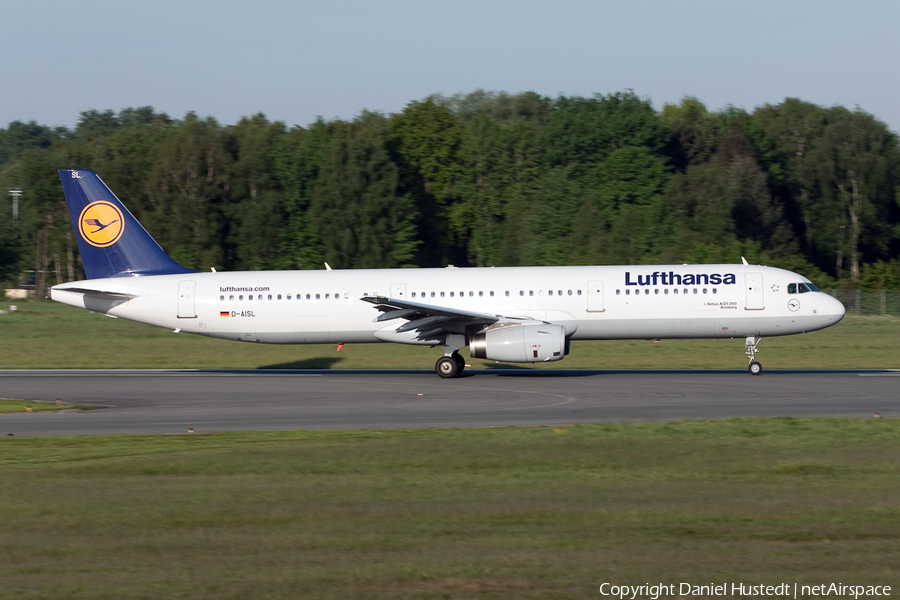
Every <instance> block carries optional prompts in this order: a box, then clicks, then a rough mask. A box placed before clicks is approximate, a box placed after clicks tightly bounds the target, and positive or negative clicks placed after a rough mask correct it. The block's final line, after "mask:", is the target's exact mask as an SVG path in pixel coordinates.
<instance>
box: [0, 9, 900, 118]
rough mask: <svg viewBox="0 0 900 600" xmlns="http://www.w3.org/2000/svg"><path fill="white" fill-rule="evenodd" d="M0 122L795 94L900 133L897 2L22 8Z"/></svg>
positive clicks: (769, 98) (730, 101)
mask: <svg viewBox="0 0 900 600" xmlns="http://www.w3.org/2000/svg"><path fill="white" fill-rule="evenodd" d="M0 22H2V23H3V31H2V33H0V126H4V127H5V126H6V124H8V123H9V122H11V121H14V120H20V121H31V120H34V121H37V122H38V123H40V124H42V125H50V126H58V125H61V126H66V127H74V126H75V125H76V124H77V122H78V118H79V114H80V113H81V112H82V111H85V110H89V109H97V110H105V109H113V110H115V111H119V110H121V109H123V108H127V107H137V106H147V105H149V106H153V107H154V108H155V109H156V110H157V111H158V112H165V113H166V114H168V115H169V116H170V117H173V118H182V117H183V116H184V115H185V113H187V112H188V111H194V112H196V113H197V114H198V115H200V116H202V117H206V116H212V117H214V118H216V119H217V120H218V121H219V122H220V123H222V124H226V125H227V124H233V123H236V122H237V121H238V120H239V119H240V118H241V117H244V116H250V115H254V114H256V113H260V112H262V113H264V114H265V115H266V116H267V117H268V118H269V119H270V120H273V121H276V120H277V121H284V122H285V123H287V124H288V126H293V125H301V126H306V125H309V124H310V123H312V122H313V121H315V120H316V118H317V117H322V118H324V119H326V120H332V119H336V118H341V119H353V118H354V117H356V116H358V115H359V113H360V112H361V111H362V110H372V111H380V112H384V113H395V112H400V111H401V110H403V108H404V107H405V106H406V105H407V104H408V103H409V102H411V101H413V100H422V99H424V98H426V97H427V96H429V95H431V94H444V95H453V94H458V93H463V94H465V93H469V92H472V91H475V90H478V89H483V90H487V91H495V92H500V91H504V92H508V93H518V92H526V91H533V92H537V93H538V94H541V95H545V96H551V97H556V96H558V95H560V94H563V95H567V96H591V95H593V94H595V93H597V94H609V93H614V92H619V91H623V90H628V89H630V90H633V91H634V92H635V93H636V94H638V95H639V96H641V97H644V98H647V99H649V100H650V101H652V103H653V105H654V106H655V107H656V108H657V109H660V108H662V106H663V105H664V104H665V103H677V102H679V101H680V100H681V99H682V98H683V97H685V96H695V97H697V98H698V99H699V100H700V101H702V102H703V103H704V104H705V105H706V106H707V107H708V108H709V109H710V110H718V109H721V108H724V107H726V106H728V105H733V106H737V107H742V108H745V109H747V110H753V108H755V107H757V106H760V105H762V104H765V103H769V104H778V103H779V102H781V101H782V100H784V98H786V97H796V98H800V99H802V100H806V101H809V102H813V103H815V104H819V105H822V106H832V105H835V104H840V105H843V106H846V107H848V108H851V109H852V108H856V107H859V108H861V109H862V110H864V111H866V112H869V113H871V114H873V115H875V116H876V117H877V118H878V119H880V120H882V121H884V122H885V123H887V124H888V126H889V127H890V129H892V130H893V131H895V132H897V131H900V102H898V98H900V61H898V58H900V35H897V33H896V27H897V23H900V2H897V0H871V1H869V0H857V1H856V2H849V1H847V0H842V1H840V2H838V1H832V0H777V1H774V0H754V1H752V2H750V1H748V0H716V1H710V0H682V1H680V2H675V1H672V0H614V1H607V0H571V1H567V0H556V1H553V2H549V1H547V2H539V1H536V0H517V1H515V2H511V1H503V2H501V1H494V0H457V1H454V2H451V1H448V0H443V1H431V0H417V1H406V0H397V1H392V0H384V1H374V0H371V1H354V0H328V1H325V0H320V1H318V2H308V1H305V0H294V1H281V0H277V1H275V0H273V1H267V0H256V1H255V2H249V1H246V0H243V1H240V2H238V1H233V0H218V1H216V2H211V1H207V0H196V1H194V0H180V1H173V0H153V1H152V2H125V1H122V0H115V1H110V0H83V1H79V2H70V1H66V2H62V1H58V0H28V1H25V0H7V1H6V2H4V3H3V4H2V6H0Z"/></svg>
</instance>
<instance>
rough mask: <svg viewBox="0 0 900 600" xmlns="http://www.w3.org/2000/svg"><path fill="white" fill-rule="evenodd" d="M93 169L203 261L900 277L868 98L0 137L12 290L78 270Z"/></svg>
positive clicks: (3, 274)
mask: <svg viewBox="0 0 900 600" xmlns="http://www.w3.org/2000/svg"><path fill="white" fill-rule="evenodd" d="M60 168H92V169H94V170H95V171H97V173H98V174H99V175H100V176H101V177H102V178H103V179H104V181H105V182H106V183H107V184H108V185H109V186H110V188H111V189H112V190H113V191H114V192H115V193H116V195H117V196H119V198H120V199H121V200H122V201H123V202H124V203H125V204H126V206H128V208H129V209H130V210H131V211H132V212H133V213H134V215H135V216H136V217H137V218H138V219H139V220H140V221H141V222H142V223H143V224H144V225H145V227H146V228H147V229H148V230H149V231H150V232H151V234H152V235H153V236H154V237H155V238H156V240H157V241H158V242H159V243H160V244H161V245H162V246H163V247H164V248H165V249H166V250H167V251H168V252H169V253H170V254H171V255H172V256H173V258H175V259H176V260H177V261H179V262H180V263H182V264H184V265H185V266H188V267H192V268H196V269H199V270H208V269H209V268H210V267H215V268H217V269H218V270H256V269H319V268H322V263H323V262H324V261H328V262H329V263H330V264H331V265H332V266H333V267H335V268H373V267H414V266H418V267H439V266H445V265H447V264H454V265H457V266H466V265H471V266H489V265H496V266H512V265H562V264H574V265H588V264H642V263H676V264H680V263H699V262H740V257H741V256H745V257H746V258H747V260H748V261H750V262H751V263H760V264H768V265H773V266H781V267H784V268H788V269H791V270H794V271H798V272H800V273H802V274H804V275H806V276H808V277H809V278H810V279H811V280H812V281H814V282H815V283H816V284H818V285H819V286H820V287H823V288H826V289H828V288H837V289H843V290H853V289H900V243H898V239H897V238H898V236H897V231H898V223H900V204H898V200H900V146H898V138H897V135H896V134H894V133H893V132H891V131H890V130H889V129H888V128H887V126H886V125H885V124H884V123H883V122H881V121H879V120H878V119H877V118H876V117H874V116H873V115H870V114H868V113H866V112H864V111H862V110H860V109H856V110H848V109H846V108H843V107H840V106H835V107H831V108H825V107H821V106H817V105H814V104H810V103H807V102H803V101H801V100H797V99H792V98H788V99H785V100H784V101H783V102H782V103H780V104H778V105H776V106H772V105H764V106H761V107H758V108H756V109H755V110H753V111H752V112H747V111H745V110H742V109H736V108H727V109H725V110H722V111H719V112H710V111H709V110H707V108H706V107H705V106H704V105H703V104H702V103H701V102H699V101H698V100H697V99H695V98H685V99H683V100H682V101H681V103H680V104H678V105H670V104H667V105H665V106H663V108H662V110H661V111H656V110H655V109H654V108H653V106H652V104H651V101H650V99H647V98H643V97H639V96H637V95H635V94H634V93H632V92H630V91H627V92H622V93H615V94H610V95H606V96H602V95H595V96H593V97H590V98H583V97H565V96H561V97H558V98H555V99H553V98H547V97H542V96H539V95H537V94H533V93H523V94H517V95H510V94H505V93H493V92H484V91H476V92H474V93H471V94H467V95H458V96H453V97H443V96H432V97H428V98H426V99H424V100H422V101H414V102H411V103H410V104H409V105H408V106H406V108H405V109H404V110H403V111H402V112H400V113H399V114H391V115H384V114H379V113H373V112H367V111H363V112H362V113H361V114H360V115H359V116H358V117H357V118H356V119H354V120H353V121H342V120H334V121H324V120H321V119H320V120H318V121H316V122H315V123H312V124H311V125H309V126H307V127H300V126H295V127H287V126H286V125H285V124H284V123H281V122H270V121H268V120H267V119H266V117H265V116H264V115H262V114H257V115H254V116H249V117H246V118H243V119H241V120H240V121H239V122H238V123H237V124H235V125H222V124H220V123H218V122H217V121H216V120H215V119H212V118H209V117H208V118H201V117H199V116H198V115H196V114H194V113H188V114H187V115H185V116H184V118H183V119H180V120H178V119H173V118H171V117H169V116H168V115H166V114H162V113H159V112H156V111H155V110H154V109H153V108H151V107H139V108H127V109H124V110H121V111H119V112H118V113H116V112H115V111H112V110H105V111H97V110H89V111H86V112H83V113H81V117H80V119H79V121H78V125H77V126H76V127H75V128H74V129H68V128H52V127H47V126H44V125H40V124H38V123H35V122H33V121H32V122H29V123H22V122H18V121H16V122H13V123H10V124H9V126H8V127H7V128H6V129H2V130H0V187H4V188H20V189H21V190H22V191H23V193H22V196H21V198H20V207H19V218H18V222H17V223H13V221H12V219H11V218H9V216H10V214H11V212H10V209H9V206H10V205H9V204H6V205H5V206H4V209H3V211H2V214H4V215H5V216H4V217H3V218H2V219H0V282H3V283H5V285H6V286H7V287H17V286H21V285H23V284H27V285H29V286H30V285H34V286H35V287H36V289H38V290H43V289H45V288H46V287H47V286H49V285H53V284H55V283H57V282H62V281H69V280H74V279H80V278H82V277H83V272H82V268H81V265H80V263H79V258H78V251H77V247H76V245H75V240H74V236H73V232H72V228H71V226H70V223H69V217H68V214H67V212H66V209H65V201H64V197H63V194H62V189H61V186H60V183H59V178H58V175H57V173H56V170H57V169H60Z"/></svg>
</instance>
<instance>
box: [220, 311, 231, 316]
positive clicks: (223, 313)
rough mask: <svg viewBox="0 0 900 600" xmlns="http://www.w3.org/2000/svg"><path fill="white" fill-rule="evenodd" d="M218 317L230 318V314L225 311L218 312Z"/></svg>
mask: <svg viewBox="0 0 900 600" xmlns="http://www.w3.org/2000/svg"><path fill="white" fill-rule="evenodd" d="M219 316H220V317H230V316H231V313H230V312H228V311H227V310H220V311H219Z"/></svg>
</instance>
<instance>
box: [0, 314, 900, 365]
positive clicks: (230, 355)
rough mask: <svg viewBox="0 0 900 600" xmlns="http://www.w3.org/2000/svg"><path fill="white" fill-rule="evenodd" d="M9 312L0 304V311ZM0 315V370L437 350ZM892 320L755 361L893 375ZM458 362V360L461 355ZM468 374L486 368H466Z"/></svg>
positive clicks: (842, 328) (631, 360)
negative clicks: (300, 342)
mask: <svg viewBox="0 0 900 600" xmlns="http://www.w3.org/2000/svg"><path fill="white" fill-rule="evenodd" d="M7 307H8V303H5V304H0V308H3V309H6V308H7ZM18 307H19V310H18V311H17V312H16V313H12V314H5V315H0V340H2V343H3V352H2V353H0V369H55V368H75V369H87V368H193V369H219V368H227V369H257V368H276V369H277V368H297V369H303V368H316V369H381V368H388V369H392V368H402V369H431V368H433V366H434V361H435V360H436V359H437V357H438V356H439V355H440V351H439V350H438V349H429V348H427V347H420V346H403V345H399V344H350V345H347V346H344V348H343V350H341V352H339V353H338V352H336V351H335V350H336V347H337V346H336V345H327V346H321V345H313V346H270V345H265V344H247V343H240V342H232V341H227V340H215V339H210V338H205V337H199V336H193V335H189V334H183V333H182V334H174V333H172V332H171V331H168V330H164V329H160V328H157V327H151V326H149V325H141V324H139V323H132V322H129V321H125V320H124V319H110V318H108V317H105V316H103V315H99V314H91V313H88V312H87V311H84V310H79V309H76V308H73V307H70V306H65V305H61V304H56V303H53V302H49V301H47V302H31V303H29V302H20V303H18ZM898 337H900V319H897V318H894V317H855V316H848V317H846V318H845V319H844V320H843V321H842V322H841V323H839V324H838V325H836V326H834V327H831V328H829V329H825V330H823V331H817V332H814V333H810V334H806V335H796V336H787V337H779V338H767V339H764V340H763V341H762V342H761V343H760V346H759V347H760V350H761V353H760V355H759V360H760V361H761V362H762V363H763V365H764V366H765V367H766V368H769V369H809V368H813V369H821V368H829V369H845V368H900V344H898V343H897V339H898ZM464 354H466V352H465V351H464ZM469 362H470V363H471V364H472V366H473V368H492V367H496V366H518V367H523V368H524V367H526V365H497V364H495V363H493V362H491V361H482V360H475V359H472V360H470V361H469ZM745 366H746V358H745V357H744V354H743V339H734V340H728V339H722V340H663V341H662V342H661V343H659V344H653V343H652V342H649V341H644V340H639V341H598V342H575V343H573V344H572V352H571V354H570V355H569V356H567V357H566V358H565V360H563V361H561V362H555V363H548V364H545V365H540V366H537V367H531V366H527V368H569V369H673V368H685V369H687V368H707V369H735V368H737V369H740V368H744V367H745Z"/></svg>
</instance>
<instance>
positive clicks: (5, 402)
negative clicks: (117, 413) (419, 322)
mask: <svg viewBox="0 0 900 600" xmlns="http://www.w3.org/2000/svg"><path fill="white" fill-rule="evenodd" d="M91 408H97V407H85V406H81V405H78V404H57V403H55V402H44V401H41V400H9V399H6V398H0V413H17V412H41V411H48V410H73V409H80V410H90V409H91Z"/></svg>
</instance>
